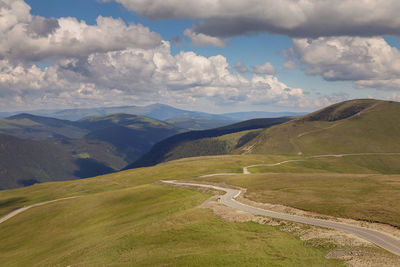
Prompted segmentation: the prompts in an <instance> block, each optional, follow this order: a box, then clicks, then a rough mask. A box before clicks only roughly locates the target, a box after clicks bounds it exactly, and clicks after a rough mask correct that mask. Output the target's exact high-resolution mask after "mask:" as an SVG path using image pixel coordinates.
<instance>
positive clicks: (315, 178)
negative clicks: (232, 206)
mask: <svg viewBox="0 0 400 267" xmlns="http://www.w3.org/2000/svg"><path fill="white" fill-rule="evenodd" d="M202 180H206V181H211V182H224V183H227V184H230V185H236V186H241V187H245V188H247V189H248V190H247V192H246V197H247V198H249V199H251V200H254V201H257V202H263V203H273V204H283V205H286V206H290V207H295V208H298V209H301V210H307V211H312V212H317V213H319V214H326V215H331V216H335V217H341V218H352V219H356V220H365V221H374V222H380V223H386V224H390V225H393V226H396V227H400V207H399V205H393V203H398V202H399V201H400V175H381V174H375V175H371V174H332V173H318V174H315V173H276V172H274V173H268V174H253V175H235V176H218V177H207V178H202Z"/></svg>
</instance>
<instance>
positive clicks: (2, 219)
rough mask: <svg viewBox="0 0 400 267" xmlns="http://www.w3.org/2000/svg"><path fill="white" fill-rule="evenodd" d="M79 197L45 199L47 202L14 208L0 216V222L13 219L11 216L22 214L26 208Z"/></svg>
mask: <svg viewBox="0 0 400 267" xmlns="http://www.w3.org/2000/svg"><path fill="white" fill-rule="evenodd" d="M77 197H79V196H76V197H66V198H59V199H55V200H50V201H45V202H41V203H36V204H33V205H30V206H26V207H23V208H20V209H17V210H14V211H12V212H10V213H9V214H7V215H6V216H4V217H2V218H0V223H3V222H5V221H7V220H9V219H11V218H12V217H14V216H15V215H17V214H20V213H21V212H24V211H26V210H28V209H30V208H33V207H38V206H43V205H46V204H50V203H53V202H56V201H60V200H67V199H72V198H77Z"/></svg>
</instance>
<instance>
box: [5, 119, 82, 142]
mask: <svg viewBox="0 0 400 267" xmlns="http://www.w3.org/2000/svg"><path fill="white" fill-rule="evenodd" d="M88 132H89V131H88V130H86V129H84V128H82V127H79V126H78V125H76V124H75V123H74V122H71V121H67V120H58V119H54V118H48V117H40V116H34V115H30V114H19V115H15V116H12V117H9V118H7V119H0V133H3V134H9V135H13V136H16V137H19V138H23V139H30V140H48V139H61V138H73V139H76V138H82V137H83V136H84V135H86V134H87V133H88Z"/></svg>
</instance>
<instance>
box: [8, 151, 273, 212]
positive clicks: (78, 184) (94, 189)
mask: <svg viewBox="0 0 400 267" xmlns="http://www.w3.org/2000/svg"><path fill="white" fill-rule="evenodd" d="M264 158H267V159H269V157H263V156H253V155H252V156H214V157H202V158H189V159H182V160H177V161H173V162H169V163H164V164H159V165H157V166H154V167H149V168H140V169H132V170H127V171H123V172H118V173H114V174H109V175H103V176H99V177H96V178H89V179H83V180H74V181H65V182H50V183H43V184H36V185H34V186H30V187H24V188H18V189H13V190H5V191H0V203H4V202H6V203H7V202H8V201H9V199H15V198H19V199H23V200H20V201H18V202H15V203H14V202H13V203H11V204H9V205H3V206H2V205H0V216H2V215H4V214H7V213H8V212H10V211H12V210H14V209H17V208H20V207H22V206H24V205H29V204H32V203H37V202H42V201H47V200H51V199H56V198H63V197H69V196H76V195H84V194H92V193H98V192H105V191H111V190H116V189H123V188H128V187H131V186H137V185H143V184H148V183H152V182H155V181H158V180H162V179H164V180H174V179H187V178H189V179H192V178H195V177H197V176H200V175H205V174H210V173H214V172H224V173H225V172H237V173H240V172H241V171H242V168H241V167H242V166H246V165H250V164H254V163H255V162H260V161H261V159H264ZM280 159H281V157H276V160H280Z"/></svg>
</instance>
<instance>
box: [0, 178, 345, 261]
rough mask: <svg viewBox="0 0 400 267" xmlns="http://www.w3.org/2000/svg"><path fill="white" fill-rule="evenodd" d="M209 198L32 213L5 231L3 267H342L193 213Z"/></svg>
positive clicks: (294, 243) (157, 191)
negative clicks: (116, 266) (115, 266)
mask: <svg viewBox="0 0 400 267" xmlns="http://www.w3.org/2000/svg"><path fill="white" fill-rule="evenodd" d="M208 197H209V195H208V194H204V193H199V192H195V191H192V190H184V189H177V188H173V187H167V186H157V185H148V184H146V185H141V186H136V187H130V188H126V189H120V190H113V191H108V192H102V193H96V194H90V195H86V196H84V197H81V198H78V199H73V200H65V201H61V202H57V203H53V204H49V205H46V206H41V207H37V208H33V209H31V210H28V211H26V212H24V213H22V214H20V215H18V216H16V217H14V218H13V219H11V220H9V221H7V222H5V223H4V224H2V225H1V227H0V238H1V240H2V242H1V243H0V258H1V259H2V263H1V264H2V265H4V266H68V265H71V266H110V265H118V266H343V265H342V262H341V261H338V260H326V259H325V258H324V255H325V254H326V252H327V250H326V249H325V248H318V247H312V246H308V245H306V243H305V242H303V241H301V240H300V239H298V238H296V237H294V236H293V235H291V234H289V233H284V232H280V231H279V229H278V228H276V227H271V226H263V225H259V224H256V223H231V222H226V221H223V220H222V219H220V218H218V217H216V216H215V215H213V214H212V212H211V211H209V210H205V209H197V208H195V207H196V206H197V205H198V204H200V203H202V202H203V201H204V200H205V199H206V198H208Z"/></svg>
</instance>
